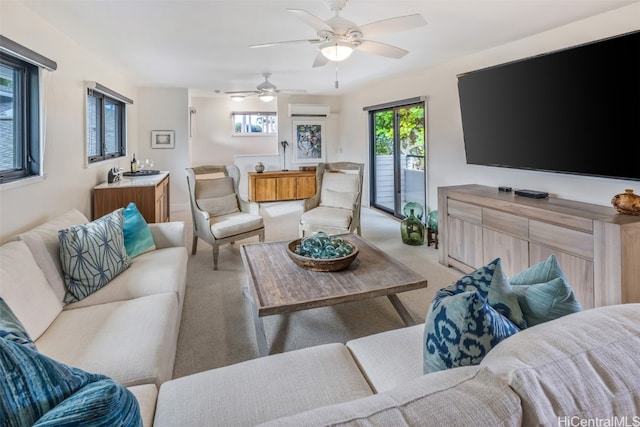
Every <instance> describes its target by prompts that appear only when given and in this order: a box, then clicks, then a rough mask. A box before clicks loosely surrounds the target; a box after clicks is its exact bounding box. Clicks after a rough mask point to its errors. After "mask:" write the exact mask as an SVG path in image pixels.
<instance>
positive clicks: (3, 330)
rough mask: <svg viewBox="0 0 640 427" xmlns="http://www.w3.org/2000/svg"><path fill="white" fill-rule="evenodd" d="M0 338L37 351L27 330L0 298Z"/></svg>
mask: <svg viewBox="0 0 640 427" xmlns="http://www.w3.org/2000/svg"><path fill="white" fill-rule="evenodd" d="M0 338H4V339H7V340H9V341H13V342H16V343H18V344H22V345H24V346H26V347H29V348H30V349H32V350H36V351H37V350H38V349H37V348H36V345H35V344H34V342H33V340H32V339H31V337H30V336H29V333H28V332H27V330H26V329H25V328H24V326H22V322H20V319H18V318H17V317H16V315H15V314H14V313H13V311H12V310H11V308H10V307H9V306H8V305H7V303H6V302H5V300H4V299H2V298H0Z"/></svg>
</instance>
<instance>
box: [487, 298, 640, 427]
mask: <svg viewBox="0 0 640 427" xmlns="http://www.w3.org/2000/svg"><path fill="white" fill-rule="evenodd" d="M638 354H640V304H620V305H612V306H605V307H598V308H594V309H589V310H585V311H581V312H579V313H574V314H570V315H567V316H564V317H561V318H559V319H556V320H554V321H551V322H546V323H542V324H540V325H537V326H533V327H531V328H529V329H526V330H524V331H522V332H520V333H519V334H516V335H514V336H513V337H511V338H509V339H508V340H505V341H503V342H501V343H500V344H499V345H498V346H496V347H495V348H494V349H493V350H491V352H490V353H489V354H488V355H487V357H485V359H484V360H483V361H482V363H481V366H483V367H486V368H487V369H489V370H491V371H492V372H494V373H495V374H496V375H498V376H499V377H500V378H501V379H502V380H503V381H505V382H506V383H508V385H509V386H510V387H511V388H512V389H513V390H514V391H515V392H516V393H517V394H518V395H519V396H520V399H521V400H522V409H523V414H524V417H523V425H525V426H534V425H535V426H538V425H558V424H559V421H558V420H559V419H560V420H570V419H572V417H573V420H574V421H573V423H574V424H573V425H587V424H586V421H587V420H594V419H601V420H609V419H613V418H614V417H617V418H618V419H622V418H623V417H625V416H626V417H627V419H628V420H631V419H632V417H633V416H637V415H638V413H639V410H640V364H639V363H638ZM559 417H560V418H559ZM580 423H582V424H580ZM567 424H568V423H567Z"/></svg>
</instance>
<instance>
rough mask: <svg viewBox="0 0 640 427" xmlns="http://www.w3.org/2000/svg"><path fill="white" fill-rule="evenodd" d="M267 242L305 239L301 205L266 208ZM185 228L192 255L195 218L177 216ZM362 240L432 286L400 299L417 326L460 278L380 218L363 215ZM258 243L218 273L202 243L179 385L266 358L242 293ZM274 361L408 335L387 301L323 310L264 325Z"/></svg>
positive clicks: (226, 249)
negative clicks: (392, 333) (399, 331)
mask: <svg viewBox="0 0 640 427" xmlns="http://www.w3.org/2000/svg"><path fill="white" fill-rule="evenodd" d="M260 211H261V215H262V216H263V217H264V220H265V230H266V233H265V234H266V236H265V240H266V241H279V240H282V241H288V240H294V239H297V238H298V219H299V217H300V214H301V213H302V207H301V203H299V202H281V203H263V204H261V208H260ZM172 220H182V221H185V222H186V223H187V224H186V228H187V247H188V249H189V251H190V250H191V241H192V228H191V227H192V226H191V213H190V212H177V213H173V214H172ZM362 237H364V238H365V239H367V240H369V241H370V242H372V243H373V244H375V245H376V246H378V247H379V248H380V249H382V250H384V251H385V252H387V253H389V254H390V255H392V256H393V257H395V258H396V259H398V260H400V261H401V262H403V263H404V264H405V265H407V266H409V267H410V268H412V269H414V270H415V271H416V272H417V273H419V274H422V275H423V276H424V277H426V278H427V281H428V283H429V285H428V287H427V288H426V289H420V290H416V291H410V292H405V293H401V294H399V298H400V299H401V300H402V302H403V304H404V305H405V306H406V307H407V309H408V310H409V312H410V313H411V314H412V315H413V316H414V318H415V319H416V320H423V319H424V318H425V316H426V314H427V310H428V306H429V303H430V302H431V300H432V298H433V295H434V294H435V292H436V291H437V290H438V289H440V288H442V287H444V286H446V285H448V284H449V283H451V282H452V281H454V280H456V279H457V278H458V277H460V275H461V274H460V273H459V272H457V271H455V270H452V269H448V268H445V267H443V266H442V265H440V264H439V263H438V262H437V251H436V250H435V248H434V247H433V246H427V245H426V244H425V245H423V246H409V245H405V244H403V243H402V240H401V238H400V222H399V221H398V220H396V219H394V218H392V217H389V216H387V215H384V214H381V213H379V212H378V211H375V210H372V209H368V208H363V209H362ZM257 241H258V238H257V237H253V238H250V239H246V240H244V241H241V242H237V243H235V244H233V245H224V246H222V247H221V248H220V256H219V261H218V267H219V270H218V271H213V267H212V265H213V264H212V255H211V246H210V245H208V244H207V243H205V242H203V241H201V240H200V241H199V242H198V250H197V252H196V254H195V255H191V256H190V257H189V264H188V273H187V289H186V295H185V301H184V310H183V314H182V325H181V329H180V336H179V338H178V352H177V355H176V362H175V368H174V378H177V377H182V376H185V375H189V374H193V373H196V372H201V371H205V370H208V369H212V368H217V367H220V366H226V365H230V364H233V363H237V362H242V361H245V360H248V359H253V358H256V357H258V350H257V346H256V338H255V330H254V326H253V318H252V314H251V311H250V308H249V304H248V303H247V301H246V299H245V297H244V296H243V294H242V288H243V287H244V286H245V285H246V282H245V280H246V279H245V272H244V267H243V264H242V259H241V256H240V252H239V249H240V245H241V244H242V243H243V242H244V243H249V242H257ZM264 326H265V332H266V335H267V343H268V345H269V347H270V353H280V352H285V351H291V350H294V349H299V348H304V347H310V346H314V345H318V344H324V343H330V342H343V343H344V342H346V341H348V340H351V339H354V338H358V337H362V336H366V335H370V334H374V333H378V332H383V331H387V330H391V329H396V328H401V327H404V323H403V322H402V320H401V319H400V317H399V316H398V314H397V313H396V311H395V310H394V309H393V307H392V305H391V303H390V302H389V300H388V299H387V298H386V297H380V298H374V299H371V300H367V301H360V302H354V303H346V304H342V305H337V306H333V307H323V308H316V309H312V310H306V311H301V312H297V313H292V314H287V315H276V316H268V317H265V318H264Z"/></svg>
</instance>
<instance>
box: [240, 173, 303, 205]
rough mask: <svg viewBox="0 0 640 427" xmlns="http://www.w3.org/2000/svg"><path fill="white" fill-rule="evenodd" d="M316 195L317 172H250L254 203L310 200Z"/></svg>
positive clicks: (251, 193)
mask: <svg viewBox="0 0 640 427" xmlns="http://www.w3.org/2000/svg"><path fill="white" fill-rule="evenodd" d="M314 194H316V172H315V171H272V172H261V173H258V172H249V200H250V201H252V202H274V201H279V200H300V199H308V198H309V197H313V195H314Z"/></svg>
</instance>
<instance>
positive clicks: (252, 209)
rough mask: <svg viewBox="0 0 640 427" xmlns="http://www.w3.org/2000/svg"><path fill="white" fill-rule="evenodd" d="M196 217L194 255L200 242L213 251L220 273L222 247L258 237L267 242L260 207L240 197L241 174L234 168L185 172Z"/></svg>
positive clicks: (208, 167)
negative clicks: (219, 255) (207, 245)
mask: <svg viewBox="0 0 640 427" xmlns="http://www.w3.org/2000/svg"><path fill="white" fill-rule="evenodd" d="M186 174H187V185H188V186H189V201H190V204H191V214H192V216H193V245H192V248H191V253H192V254H195V253H196V249H197V247H198V238H200V239H202V240H204V241H205V242H207V243H209V244H210V245H211V246H212V247H213V269H214V270H217V269H218V253H219V245H221V244H224V243H233V242H235V241H237V240H242V239H246V238H247V237H251V236H258V238H259V240H260V241H261V242H264V223H263V220H262V217H261V216H260V215H259V208H260V206H259V205H258V204H257V203H251V202H247V201H245V200H243V199H242V197H240V194H239V193H238V183H239V182H240V170H239V169H238V167H237V166H235V165H226V166H225V165H221V166H215V165H210V166H197V167H193V168H187V169H186Z"/></svg>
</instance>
